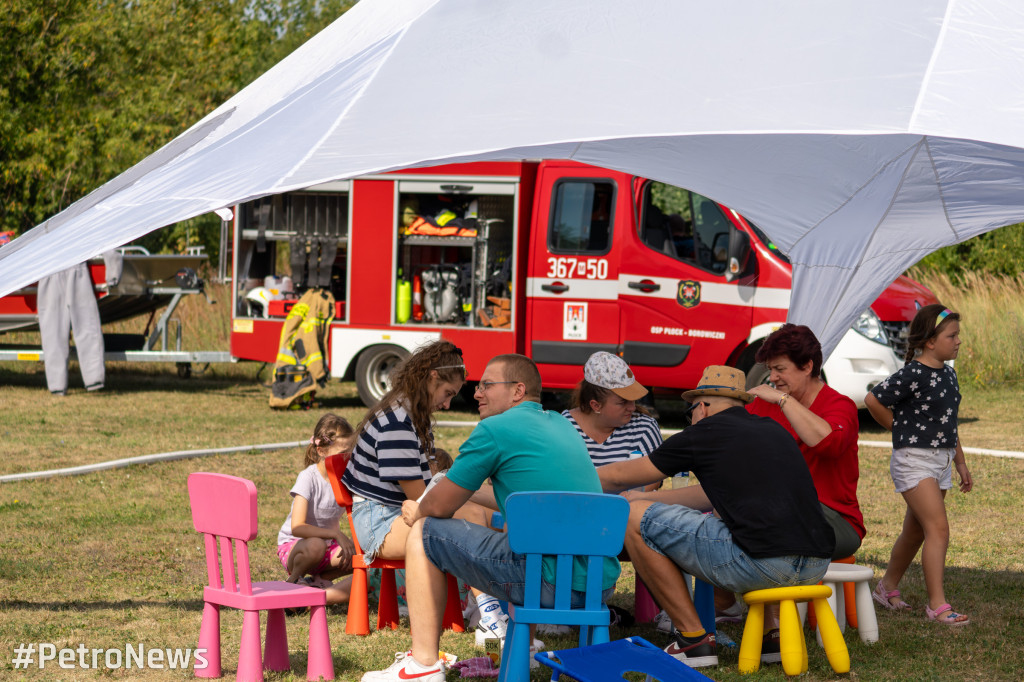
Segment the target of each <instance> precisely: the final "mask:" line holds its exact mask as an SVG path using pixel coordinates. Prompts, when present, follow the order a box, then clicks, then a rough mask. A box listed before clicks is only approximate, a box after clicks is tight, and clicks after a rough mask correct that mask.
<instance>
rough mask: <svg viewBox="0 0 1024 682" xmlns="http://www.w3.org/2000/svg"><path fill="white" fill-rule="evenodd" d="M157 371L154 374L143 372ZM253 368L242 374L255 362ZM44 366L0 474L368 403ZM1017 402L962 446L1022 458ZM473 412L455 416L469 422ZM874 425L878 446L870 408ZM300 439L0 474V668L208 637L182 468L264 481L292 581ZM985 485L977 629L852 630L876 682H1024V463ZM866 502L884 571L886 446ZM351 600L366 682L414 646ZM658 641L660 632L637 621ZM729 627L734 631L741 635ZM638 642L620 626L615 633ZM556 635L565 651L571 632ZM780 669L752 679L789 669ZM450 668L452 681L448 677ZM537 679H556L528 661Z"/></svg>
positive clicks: (973, 397) (444, 438)
mask: <svg viewBox="0 0 1024 682" xmlns="http://www.w3.org/2000/svg"><path fill="white" fill-rule="evenodd" d="M150 369H152V368H150ZM251 369H252V368H250V370H251ZM43 386H44V380H43V378H42V376H41V375H38V374H32V373H29V372H26V371H25V368H24V365H10V364H8V365H3V366H0V403H2V404H3V406H4V408H3V409H4V419H3V421H2V426H0V435H2V439H0V474H7V473H15V472H23V471H31V470H39V469H49V468H55V467H58V466H74V465H80V464H85V463H90V462H100V461H105V460H110V459H117V458H123V457H131V456H137V455H143V454H150V453H154V452H161V451H172V450H182V449H190V448H202V447H227V446H235V445H246V444H257V443H263V442H287V441H299V440H304V439H305V438H307V437H308V434H309V432H310V429H311V428H312V425H313V423H314V422H315V420H316V418H317V417H318V416H319V413H320V411H321V410H332V411H335V412H339V413H341V414H344V415H345V416H346V417H347V418H348V419H350V420H356V419H358V417H359V416H360V415H361V413H362V407H361V405H360V404H359V401H358V398H357V397H356V395H355V389H354V387H353V386H352V385H351V384H345V383H338V382H332V383H331V384H329V385H328V387H327V389H326V390H324V391H323V392H322V393H321V395H320V399H321V408H320V410H317V411H313V412H274V411H271V410H270V409H268V408H267V406H266V399H267V391H266V389H264V388H261V387H259V386H258V385H256V384H255V382H253V380H252V379H251V378H247V377H242V378H238V379H233V378H230V377H216V376H215V377H202V378H193V379H191V380H187V381H185V380H181V379H178V378H177V376H175V375H174V373H173V368H169V369H168V370H167V374H165V375H159V374H153V373H143V374H138V373H127V372H123V371H114V372H112V373H111V376H110V381H109V388H110V390H109V391H107V392H105V393H103V394H98V395H94V394H89V393H85V392H84V391H81V390H79V391H73V392H72V393H71V394H70V395H69V396H68V397H66V398H64V399H58V398H53V397H50V396H49V394H47V393H46V392H45V390H44V388H43ZM1017 399H1018V394H1017V392H1016V391H1013V390H1010V389H1008V388H1006V387H1003V388H998V387H997V388H994V389H986V390H981V389H967V390H966V393H965V397H964V404H963V414H964V424H963V427H962V429H963V431H962V433H963V440H964V443H965V444H966V445H973V446H978V447H988V448H1006V449H1014V450H1024V428H1022V426H1021V410H1020V408H1019V406H1018V405H1017ZM659 406H660V407H662V411H663V419H662V422H663V423H664V424H665V425H667V426H670V427H671V426H678V425H679V420H680V414H679V413H680V410H679V407H680V406H679V405H673V404H671V403H666V404H664V405H659ZM474 416H475V415H474V414H473V413H472V412H470V411H468V410H467V409H466V408H465V407H462V408H460V410H459V411H456V412H454V413H452V414H446V415H444V417H445V418H455V419H472V418H474ZM863 427H864V429H863V431H864V433H863V437H864V438H867V439H881V438H882V434H881V433H879V432H878V431H877V427H874V428H875V431H872V427H871V425H870V424H869V423H868V421H867V420H865V421H864V423H863ZM464 437H465V431H463V430H458V429H441V430H440V433H439V441H440V444H442V445H443V446H444V447H447V448H449V449H450V450H452V451H457V449H458V444H459V443H460V442H461V440H462V439H463V438H464ZM301 457H302V453H301V451H300V450H299V449H291V450H285V451H276V452H250V453H240V454H230V455H217V456H211V457H207V458H203V459H189V460H179V461H173V462H166V463H161V464H153V465H144V466H135V467H130V468H126V469H118V470H112V471H106V472H101V473H97V474H90V475H86V476H76V477H66V478H53V479H44V480H36V481H23V482H16V483H6V484H2V485H0V537H3V538H4V539H5V540H4V549H5V551H4V552H3V555H2V557H0V611H2V612H3V617H2V618H0V652H3V658H2V659H0V677H3V678H8V677H13V676H14V675H15V672H14V671H13V670H12V668H11V664H10V658H11V656H13V649H14V647H15V646H16V645H17V644H18V643H20V642H52V643H54V644H56V645H57V646H58V648H59V647H65V646H66V647H72V648H74V647H77V646H78V644H79V643H84V644H85V645H86V646H87V647H88V648H106V647H119V648H121V649H122V650H123V648H124V646H125V644H127V643H138V642H143V643H145V644H146V645H147V646H149V647H158V648H164V647H171V648H175V647H193V646H195V641H196V638H197V636H198V628H199V617H200V610H201V601H200V594H201V586H202V584H203V583H204V580H205V573H204V568H203V564H202V554H201V547H200V541H199V536H198V535H197V534H196V533H195V532H194V531H193V530H192V527H191V521H190V517H189V511H188V501H187V496H186V491H185V479H186V478H187V476H188V474H189V473H191V472H193V471H201V470H202V471H219V472H225V473H231V474H235V475H238V476H244V477H246V478H249V479H252V480H253V481H254V482H255V483H256V486H257V489H258V490H259V493H260V535H259V537H258V538H257V539H256V540H255V541H254V542H253V543H252V554H253V572H254V575H255V576H257V577H258V578H259V579H271V578H277V577H280V576H281V575H282V571H281V569H280V564H279V563H278V562H277V558H276V555H275V551H274V550H275V539H276V533H277V529H278V527H279V526H280V524H281V522H282V521H283V519H284V517H285V515H286V514H287V511H288V504H289V502H288V495H287V491H288V488H289V487H290V486H291V484H292V483H293V481H294V479H295V475H296V474H297V472H298V471H299V469H300V468H301ZM969 462H970V466H971V468H972V472H973V473H974V476H975V480H976V489H975V491H974V492H972V493H970V494H968V495H964V494H960V493H957V492H954V493H951V494H950V496H949V510H950V517H951V521H952V540H951V544H950V551H949V559H948V562H947V563H948V569H947V571H948V572H947V583H946V589H947V594H948V595H949V598H950V600H951V601H952V602H953V604H954V605H955V606H956V608H957V609H961V610H963V611H964V612H966V613H968V614H970V615H971V617H972V619H973V620H974V623H972V624H971V625H970V626H968V627H967V628H966V629H964V630H963V631H961V632H953V631H950V630H948V629H942V628H940V627H938V626H936V625H933V624H930V623H927V622H926V621H925V619H924V617H923V613H922V612H921V611H920V609H918V610H917V611H915V613H914V614H912V615H911V614H898V615H895V614H890V613H888V612H885V613H879V614H878V618H879V623H880V629H881V641H880V642H879V643H878V644H877V645H875V646H872V647H867V646H865V645H863V644H862V643H861V642H860V640H859V639H858V638H857V635H856V633H855V632H848V633H847V636H846V641H847V643H848V645H849V647H850V652H851V657H852V661H853V671H852V673H851V674H850V676H849V677H850V678H851V679H852V678H856V679H870V680H921V679H934V680H945V679H977V680H982V679H984V680H1012V679H1019V678H1020V672H1019V670H1021V669H1022V666H1024V654H1022V653H1021V651H1020V650H1019V647H1018V646H1017V645H1016V643H1019V642H1021V641H1024V625H1022V623H1021V620H1020V619H1019V618H1018V608H1017V607H1018V604H1019V603H1021V597H1022V596H1024V595H1022V592H1024V575H1022V572H1024V557H1022V555H1021V553H1020V551H1019V548H1020V547H1021V546H1024V530H1022V528H1021V524H1020V523H1019V517H1020V513H1019V510H1020V503H1019V497H1018V496H1019V491H1020V490H1021V488H1022V487H1024V461H1022V460H1015V459H1000V458H994V457H985V456H974V457H969ZM861 467H862V469H861V483H860V496H861V500H862V504H863V507H864V513H865V520H866V522H867V525H868V528H869V535H868V537H867V539H866V541H865V545H864V548H863V549H862V551H861V552H860V553H859V563H862V564H866V565H869V566H872V567H873V568H874V569H875V571H876V574H880V573H881V571H882V569H883V568H884V564H885V562H886V560H887V558H888V550H889V548H890V546H891V543H892V541H893V539H894V538H895V536H896V534H897V533H898V530H899V521H900V519H901V517H902V513H903V506H902V502H901V501H900V498H899V497H898V496H897V495H895V494H894V493H893V492H892V488H891V483H890V481H889V477H888V452H887V451H885V450H882V449H875V448H864V449H862V452H861ZM901 587H902V588H903V591H904V594H905V596H906V598H907V599H908V601H910V602H911V603H912V604H914V605H915V606H918V607H919V606H920V605H921V604H922V603H923V601H924V598H925V591H924V586H923V581H922V576H921V571H920V567H919V565H915V566H914V567H912V568H911V570H910V571H909V573H908V575H907V577H906V579H905V581H904V584H903V585H901ZM632 592H633V582H632V571H631V567H630V566H629V564H626V565H625V572H624V576H623V579H622V580H620V584H619V587H618V591H617V593H616V595H615V597H614V599H613V603H616V604H618V605H620V606H624V607H631V606H632ZM344 624H345V614H344V610H343V609H333V610H332V611H331V613H330V616H329V626H330V630H331V642H332V645H333V649H334V661H335V666H336V670H337V674H338V679H339V680H357V679H359V677H360V675H361V674H362V672H363V671H365V670H367V669H372V668H379V667H383V666H385V665H387V664H388V663H389V662H390V660H391V659H392V656H393V654H394V652H395V651H398V650H401V649H404V648H405V647H406V646H407V643H408V631H407V630H406V629H404V628H403V629H401V630H399V631H398V632H384V633H375V634H372V635H371V636H369V637H366V638H359V637H352V636H347V635H345V634H344ZM240 631H241V619H240V616H238V614H236V613H233V612H230V611H227V610H226V611H225V612H224V616H223V633H224V637H223V646H224V656H223V664H224V668H225V670H226V671H227V675H228V677H230V675H231V674H233V671H234V669H235V666H236V664H237V663H236V661H237V651H238V649H237V647H238V636H239V633H240ZM634 631H635V632H636V633H639V634H641V635H643V636H646V637H648V638H649V639H651V641H654V642H656V643H659V644H661V643H664V641H665V638H664V637H663V636H661V635H659V634H657V633H656V632H655V631H654V630H653V628H652V627H651V626H649V625H644V626H638V627H637V628H635V630H634ZM725 632H726V633H727V634H729V635H731V636H732V637H733V638H734V639H737V640H738V639H739V637H740V631H739V629H738V627H735V626H733V627H727V628H726V629H725ZM627 634H630V632H627V631H625V630H617V631H615V632H614V633H613V636H615V637H621V636H625V635H627ZM289 637H290V647H291V651H292V665H293V669H294V671H295V673H290V674H278V673H275V674H271V675H268V679H269V680H292V679H302V678H303V676H304V670H305V658H304V656H305V638H306V624H305V622H304V620H303V619H302V618H295V617H293V618H289ZM548 644H549V645H554V646H560V647H565V646H571V645H572V644H573V643H572V641H571V640H570V639H567V638H555V639H552V638H548ZM442 647H443V648H444V649H445V650H447V651H451V652H453V653H455V654H456V655H458V656H459V657H460V658H466V657H471V656H474V655H476V654H477V652H476V651H475V650H474V649H473V645H472V636H471V635H470V634H456V633H447V634H446V635H445V637H444V639H443V641H442ZM736 655H737V654H736V651H735V650H725V652H724V653H723V655H722V663H721V665H720V666H719V668H717V669H714V670H710V671H705V672H706V673H707V674H708V675H709V676H710V677H711V678H713V679H716V680H738V679H741V677H740V676H739V674H738V672H737V671H736ZM52 672H53V669H52V668H51V667H49V666H48V668H47V670H45V671H39V670H37V669H36V670H29V671H27V672H26V671H18V673H17V675H18V679H33V680H35V679H39V680H42V679H51V678H52V677H53V675H52V674H50V673H52ZM60 672H61V673H62V674H61V675H58V677H62V678H64V679H80V678H84V679H94V678H131V679H134V678H136V677H145V678H153V679H158V678H159V679H167V678H170V679H174V678H181V679H184V678H187V677H189V675H188V674H187V673H183V672H180V671H179V672H171V671H166V670H165V671H147V672H140V671H137V670H132V671H130V673H129V672H128V671H124V670H120V671H104V672H92V671H81V670H74V671H60ZM783 677H784V676H783V674H782V671H781V669H780V668H779V666H771V667H767V668H765V669H763V670H762V671H761V672H759V673H757V674H756V675H754V676H752V677H744V678H742V679H753V680H768V679H771V680H775V679H782V678H783ZM833 677H834V676H833V675H832V674H831V673H830V669H829V668H828V665H827V662H826V660H825V658H824V656H823V654H821V652H820V651H819V650H818V649H817V648H816V647H813V646H812V647H811V670H810V673H809V674H808V676H807V677H806V679H809V680H821V679H832V678H833ZM450 679H456V677H455V676H454V675H452V676H450ZM533 679H535V680H540V679H544V677H543V676H542V675H541V674H540V673H535V674H534V676H533Z"/></svg>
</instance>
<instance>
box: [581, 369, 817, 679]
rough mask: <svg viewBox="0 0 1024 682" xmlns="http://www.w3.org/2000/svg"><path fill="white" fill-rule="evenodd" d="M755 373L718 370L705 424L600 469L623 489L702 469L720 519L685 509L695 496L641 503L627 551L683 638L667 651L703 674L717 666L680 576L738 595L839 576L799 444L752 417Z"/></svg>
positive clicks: (696, 410) (704, 404)
mask: <svg viewBox="0 0 1024 682" xmlns="http://www.w3.org/2000/svg"><path fill="white" fill-rule="evenodd" d="M744 385H745V376H744V374H743V372H741V371H740V370H737V369H734V368H732V367H724V366H714V365H713V366H710V367H708V368H707V369H705V370H704V376H703V377H702V378H701V382H700V384H699V385H698V386H697V388H696V389H694V390H692V391H687V392H686V393H683V398H684V399H686V400H688V401H690V402H691V403H692V406H691V408H690V409H691V414H692V420H693V425H692V426H691V427H689V428H687V429H685V430H684V431H682V432H680V433H677V434H675V435H674V436H671V437H670V438H669V439H668V440H666V441H665V442H664V443H663V444H662V445H661V447H659V448H658V449H657V450H655V451H654V452H652V453H651V454H650V456H649V457H643V458H640V459H634V460H629V461H624V462H616V463H614V464H608V465H606V466H603V467H601V468H600V469H598V476H599V477H600V479H601V485H602V487H603V488H604V490H606V491H609V492H617V491H620V490H626V489H629V488H635V487H637V486H641V485H646V484H649V483H653V482H656V481H660V480H663V479H664V478H665V477H667V476H672V475H674V474H677V473H679V472H681V471H692V472H693V473H694V474H695V475H696V476H697V478H698V479H699V480H700V482H701V487H702V489H703V494H704V495H706V496H707V499H708V500H709V501H710V503H711V505H712V506H713V507H714V509H715V514H708V513H705V512H704V511H703V510H700V509H694V508H691V507H689V506H684V505H686V504H687V503H688V502H689V501H690V497H688V491H687V489H685V488H683V489H680V490H672V491H665V492H663V493H660V494H659V500H660V501H658V502H652V501H650V500H638V501H634V502H632V503H631V504H630V517H629V525H628V526H627V529H626V549H627V550H628V551H629V556H630V559H631V560H632V562H633V565H634V567H635V568H636V571H637V573H638V574H639V576H640V577H641V578H642V579H643V581H644V583H645V584H646V585H647V587H648V588H649V589H650V591H651V592H652V594H653V595H654V598H655V599H656V600H657V601H658V603H659V604H660V605H661V606H662V608H664V609H665V612H666V613H667V614H668V615H669V617H670V618H671V619H672V623H673V625H674V626H675V627H676V629H677V630H678V631H679V632H678V633H677V634H675V635H674V639H673V641H672V642H670V643H669V645H668V646H667V647H666V648H665V651H666V652H668V653H669V654H671V655H672V656H674V657H675V658H677V659H679V660H681V661H683V662H684V663H686V664H687V665H689V666H691V667H700V666H705V665H717V664H718V656H717V654H716V653H715V644H714V635H711V634H707V633H706V632H705V631H704V628H703V627H702V626H701V623H700V619H699V618H698V616H697V610H696V609H695V608H694V605H693V601H692V600H691V599H690V594H689V590H687V588H686V586H685V584H684V582H683V578H682V575H681V574H680V570H682V571H684V572H686V573H689V574H691V575H694V576H696V577H698V578H700V579H702V580H704V581H705V582H708V583H711V584H712V585H714V586H716V587H720V588H723V589H726V590H730V591H733V592H749V591H751V590H758V589H764V588H768V587H782V586H789V585H811V584H815V583H817V582H818V581H820V580H821V578H822V576H823V575H824V574H825V571H826V570H827V569H828V564H829V560H830V557H831V556H832V550H833V547H834V545H835V534H834V533H833V532H832V528H831V527H830V526H829V525H828V522H827V521H826V520H825V517H824V515H823V514H822V511H821V505H820V504H819V503H818V494H817V491H816V490H815V488H814V482H813V481H812V480H811V474H810V471H808V469H807V464H806V463H805V462H804V458H803V455H801V454H800V449H799V448H798V447H797V445H796V441H794V440H793V437H792V436H790V435H789V433H787V432H786V430H785V429H784V428H783V427H782V426H780V425H779V424H778V423H776V422H775V421H773V420H771V419H768V418H766V417H757V416H754V415H752V414H750V413H748V412H747V411H746V410H745V409H743V405H744V403H749V402H750V401H751V400H753V396H751V395H750V394H749V393H747V392H745V391H744V390H743V388H744Z"/></svg>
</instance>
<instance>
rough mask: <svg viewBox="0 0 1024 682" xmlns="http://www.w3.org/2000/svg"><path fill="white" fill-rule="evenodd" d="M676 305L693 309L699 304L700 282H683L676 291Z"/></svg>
mask: <svg viewBox="0 0 1024 682" xmlns="http://www.w3.org/2000/svg"><path fill="white" fill-rule="evenodd" d="M676 303H678V304H679V305H681V306H683V307H684V308H693V307H694V306H696V305H697V304H698V303H700V282H695V281H693V280H692V279H687V280H683V281H682V282H680V283H679V288H678V289H676Z"/></svg>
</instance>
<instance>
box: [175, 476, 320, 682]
mask: <svg viewBox="0 0 1024 682" xmlns="http://www.w3.org/2000/svg"><path fill="white" fill-rule="evenodd" d="M188 498H189V503H190V504H191V506H192V525H193V526H195V529H196V530H197V531H198V532H200V533H203V535H204V536H205V538H204V539H205V541H206V572H207V575H208V577H209V581H210V584H209V585H207V586H206V587H205V588H203V602H204V603H203V622H202V625H201V626H200V628H199V648H200V649H206V651H207V654H206V659H207V661H208V665H207V667H206V668H205V669H196V671H195V673H196V677H220V676H221V669H220V607H221V606H227V607H230V608H233V609H241V610H242V611H244V612H245V614H244V616H243V619H242V641H241V645H240V646H239V652H238V678H237V679H238V680H242V681H245V682H249V681H250V680H260V681H262V680H263V669H264V667H265V668H266V669H267V670H288V669H289V668H290V665H289V661H288V634H287V632H286V630H285V619H284V609H286V608H300V607H304V606H308V607H309V655H308V663H307V666H306V679H309V680H318V679H320V678H321V677H322V678H324V679H325V680H333V679H334V660H333V659H332V657H331V642H330V637H329V635H328V632H327V597H326V595H325V594H324V591H323V590H321V589H317V588H315V587H306V586H299V585H295V584H292V583H287V582H283V581H279V580H274V581H270V582H260V583H254V582H252V578H251V577H250V573H249V546H248V544H247V543H248V542H249V541H250V540H252V539H253V538H255V537H256V532H257V516H256V486H255V485H254V484H253V482H252V481H249V480H246V479H244V478H238V477H237V476H228V475H226V474H208V473H195V474H190V475H189V477H188ZM232 540H234V547H232V542H231V541H232ZM218 545H219V547H220V561H219V562H218V558H217V548H218ZM236 553H237V557H236ZM236 559H237V561H236ZM218 563H219V564H220V567H219V568H220V570H218ZM236 576H237V580H236ZM260 611H267V612H268V614H267V642H266V656H265V657H264V656H262V655H261V650H260Z"/></svg>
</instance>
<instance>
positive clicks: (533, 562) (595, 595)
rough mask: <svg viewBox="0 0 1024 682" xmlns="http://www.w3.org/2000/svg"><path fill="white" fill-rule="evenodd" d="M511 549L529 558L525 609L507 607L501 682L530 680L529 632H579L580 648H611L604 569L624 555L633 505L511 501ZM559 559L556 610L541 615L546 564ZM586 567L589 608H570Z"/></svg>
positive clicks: (620, 500)
mask: <svg viewBox="0 0 1024 682" xmlns="http://www.w3.org/2000/svg"><path fill="white" fill-rule="evenodd" d="M505 513H506V514H507V517H508V518H507V522H508V523H507V528H508V531H507V532H508V539H509V545H510V546H511V548H512V551H514V552H517V553H519V554H525V555H526V591H525V595H524V600H523V601H524V603H523V605H522V606H516V605H515V604H509V610H508V616H509V629H508V635H507V636H506V638H505V647H504V649H503V651H502V657H501V673H500V674H499V676H498V680H499V682H524V681H525V680H529V679H530V643H531V642H530V624H531V623H549V624H553V625H578V626H579V627H580V640H579V641H580V646H589V645H591V644H600V643H602V642H607V641H608V639H609V635H608V624H609V621H610V614H609V612H608V608H607V607H606V606H605V605H604V603H603V602H602V601H601V592H602V590H601V578H602V572H603V571H602V568H603V563H604V561H605V559H606V558H607V557H616V556H618V554H619V552H621V551H622V542H623V538H624V537H625V535H626V521H627V519H628V518H629V503H628V502H627V501H626V499H625V498H624V497H620V496H618V495H604V494H601V493H573V492H533V493H513V494H512V495H509V496H508V498H507V499H506V500H505ZM545 555H547V556H556V557H557V568H556V570H555V602H554V605H553V606H552V607H551V608H547V607H543V606H541V603H540V595H541V560H542V559H543V557H544V556H545ZM577 556H578V557H580V558H585V560H586V562H587V585H586V590H585V593H586V601H585V604H584V606H583V607H582V608H576V609H574V608H571V607H570V600H571V594H572V567H573V559H574V558H575V557H577Z"/></svg>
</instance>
